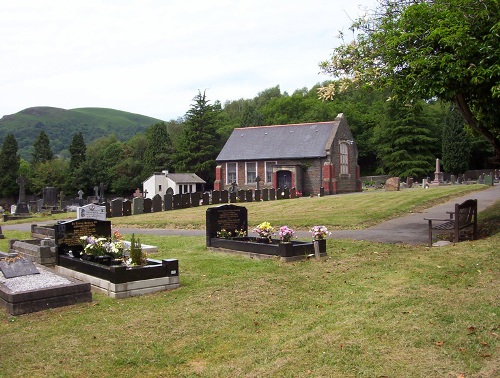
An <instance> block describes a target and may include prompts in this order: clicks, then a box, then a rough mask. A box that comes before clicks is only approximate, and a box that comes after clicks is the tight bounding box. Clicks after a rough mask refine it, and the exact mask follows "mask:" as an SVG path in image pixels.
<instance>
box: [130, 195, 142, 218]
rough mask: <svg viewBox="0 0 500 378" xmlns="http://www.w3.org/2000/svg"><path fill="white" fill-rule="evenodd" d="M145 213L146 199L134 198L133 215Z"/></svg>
mask: <svg viewBox="0 0 500 378" xmlns="http://www.w3.org/2000/svg"><path fill="white" fill-rule="evenodd" d="M143 212H144V197H134V199H133V200H132V214H134V215H137V214H142V213H143Z"/></svg>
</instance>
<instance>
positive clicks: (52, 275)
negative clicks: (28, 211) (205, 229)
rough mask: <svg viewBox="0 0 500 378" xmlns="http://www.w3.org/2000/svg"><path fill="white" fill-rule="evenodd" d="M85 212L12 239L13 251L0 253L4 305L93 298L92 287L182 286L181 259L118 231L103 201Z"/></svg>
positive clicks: (124, 290) (123, 294)
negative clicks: (168, 256) (152, 255)
mask: <svg viewBox="0 0 500 378" xmlns="http://www.w3.org/2000/svg"><path fill="white" fill-rule="evenodd" d="M79 210H80V209H79ZM81 213H82V212H79V214H81ZM83 213H84V214H85V217H82V218H77V219H74V220H69V221H61V222H58V223H56V224H55V225H43V226H38V225H32V226H31V237H32V239H30V240H15V239H14V240H9V252H8V253H4V252H0V307H2V308H4V309H5V310H6V312H7V313H9V314H11V315H20V314H25V313H30V312H35V311H40V310H44V309H48V308H55V307H61V306H66V305H71V304H75V303H81V302H91V301H92V291H95V292H100V293H103V294H105V295H108V296H110V297H112V298H127V297H131V296H137V295H143V294H148V293H154V292H158V291H163V290H172V289H176V288H178V287H179V286H180V281H179V262H178V260H177V259H162V260H156V259H152V258H148V257H147V253H148V252H150V253H151V252H155V251H157V248H156V247H155V246H148V245H141V244H140V243H139V242H138V241H136V240H135V238H134V236H133V235H132V240H131V241H125V240H123V239H122V238H121V235H119V234H118V235H117V234H116V233H114V234H112V233H111V221H109V220H105V219H102V218H103V214H105V208H103V207H101V206H96V205H92V204H91V205H88V207H87V206H84V211H83ZM99 218H101V219H99Z"/></svg>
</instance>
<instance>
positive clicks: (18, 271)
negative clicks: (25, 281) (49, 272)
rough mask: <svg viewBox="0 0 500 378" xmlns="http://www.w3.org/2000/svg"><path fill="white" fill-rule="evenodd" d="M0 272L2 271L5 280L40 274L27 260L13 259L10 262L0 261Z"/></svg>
mask: <svg viewBox="0 0 500 378" xmlns="http://www.w3.org/2000/svg"><path fill="white" fill-rule="evenodd" d="M0 270H2V273H3V275H4V277H5V278H14V277H22V276H29V275H31V274H39V273H40V272H39V271H38V269H37V268H36V266H35V264H33V262H32V261H30V260H27V259H15V260H14V261H12V262H8V261H5V260H4V261H0Z"/></svg>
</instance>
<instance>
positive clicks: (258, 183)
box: [255, 176, 262, 190]
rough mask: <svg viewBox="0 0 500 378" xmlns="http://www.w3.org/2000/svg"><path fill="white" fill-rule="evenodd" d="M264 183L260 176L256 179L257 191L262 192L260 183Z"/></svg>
mask: <svg viewBox="0 0 500 378" xmlns="http://www.w3.org/2000/svg"><path fill="white" fill-rule="evenodd" d="M261 181H262V179H261V178H260V176H257V177H256V178H255V182H256V183H257V190H260V182H261Z"/></svg>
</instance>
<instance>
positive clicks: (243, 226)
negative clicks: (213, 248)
mask: <svg viewBox="0 0 500 378" xmlns="http://www.w3.org/2000/svg"><path fill="white" fill-rule="evenodd" d="M223 229H224V230H226V231H228V232H231V233H232V234H233V235H234V234H235V233H236V231H244V232H245V234H248V211H247V209H246V207H243V206H235V205H222V206H217V207H211V208H209V209H207V212H206V236H207V246H208V247H209V246H210V244H211V243H210V238H215V237H217V232H219V231H221V230H223Z"/></svg>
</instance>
